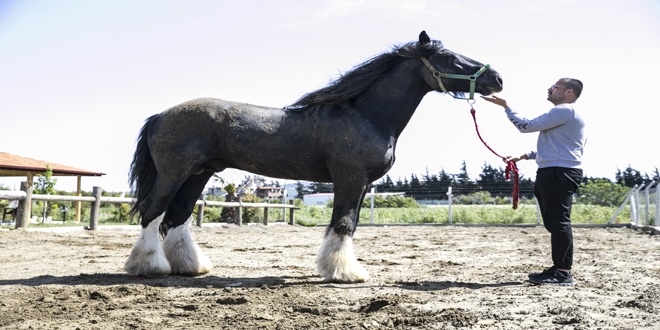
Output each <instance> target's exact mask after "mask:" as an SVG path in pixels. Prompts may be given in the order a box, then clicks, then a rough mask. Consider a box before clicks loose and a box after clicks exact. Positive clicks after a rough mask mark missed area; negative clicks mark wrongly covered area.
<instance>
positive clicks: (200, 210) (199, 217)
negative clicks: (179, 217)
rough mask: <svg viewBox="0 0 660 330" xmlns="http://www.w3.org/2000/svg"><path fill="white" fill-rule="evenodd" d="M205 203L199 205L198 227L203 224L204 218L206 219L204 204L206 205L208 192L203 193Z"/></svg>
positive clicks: (202, 198) (202, 197)
mask: <svg viewBox="0 0 660 330" xmlns="http://www.w3.org/2000/svg"><path fill="white" fill-rule="evenodd" d="M200 199H201V200H202V201H204V203H202V204H200V205H199V206H197V227H201V226H202V220H203V219H204V206H205V205H206V194H202V196H201V198H200Z"/></svg>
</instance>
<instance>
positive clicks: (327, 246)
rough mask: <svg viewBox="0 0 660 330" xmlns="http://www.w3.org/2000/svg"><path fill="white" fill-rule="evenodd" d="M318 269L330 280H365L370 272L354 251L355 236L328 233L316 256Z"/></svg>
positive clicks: (332, 231)
mask: <svg viewBox="0 0 660 330" xmlns="http://www.w3.org/2000/svg"><path fill="white" fill-rule="evenodd" d="M316 270H317V271H318V272H319V274H321V276H323V277H324V278H325V279H326V280H328V281H340V282H364V281H366V280H368V279H369V273H368V272H367V271H366V270H365V269H364V267H362V265H361V264H360V263H359V262H358V260H357V258H355V254H354V253H353V238H352V237H350V236H348V235H346V236H343V237H341V236H338V235H337V234H336V233H335V232H334V230H331V231H330V232H329V233H328V236H327V237H326V238H325V241H323V244H322V245H321V249H320V251H319V255H318V257H317V258H316Z"/></svg>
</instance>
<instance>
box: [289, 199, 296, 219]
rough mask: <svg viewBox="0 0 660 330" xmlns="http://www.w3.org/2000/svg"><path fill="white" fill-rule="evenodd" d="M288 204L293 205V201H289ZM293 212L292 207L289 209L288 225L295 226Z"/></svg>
mask: <svg viewBox="0 0 660 330" xmlns="http://www.w3.org/2000/svg"><path fill="white" fill-rule="evenodd" d="M289 204H291V205H293V199H292V200H290V201H289ZM293 211H295V208H293V207H292V208H290V209H289V224H290V225H292V226H295V225H296V219H295V218H294V215H293Z"/></svg>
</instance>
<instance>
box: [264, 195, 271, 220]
mask: <svg viewBox="0 0 660 330" xmlns="http://www.w3.org/2000/svg"><path fill="white" fill-rule="evenodd" d="M266 203H268V201H266ZM269 211H270V207H268V206H266V207H264V226H268V212H269Z"/></svg>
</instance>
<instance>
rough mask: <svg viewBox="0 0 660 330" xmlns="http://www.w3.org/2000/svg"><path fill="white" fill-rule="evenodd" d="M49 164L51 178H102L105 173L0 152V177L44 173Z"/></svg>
mask: <svg viewBox="0 0 660 330" xmlns="http://www.w3.org/2000/svg"><path fill="white" fill-rule="evenodd" d="M49 164H50V168H51V169H52V171H53V176H102V175H105V173H101V172H92V171H88V170H83V169H80V168H75V167H72V166H67V165H62V164H57V163H53V162H48V161H45V160H38V159H33V158H27V157H22V156H18V155H13V154H10V153H6V152H0V176H31V175H36V174H42V173H44V172H46V166H47V165H49Z"/></svg>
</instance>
